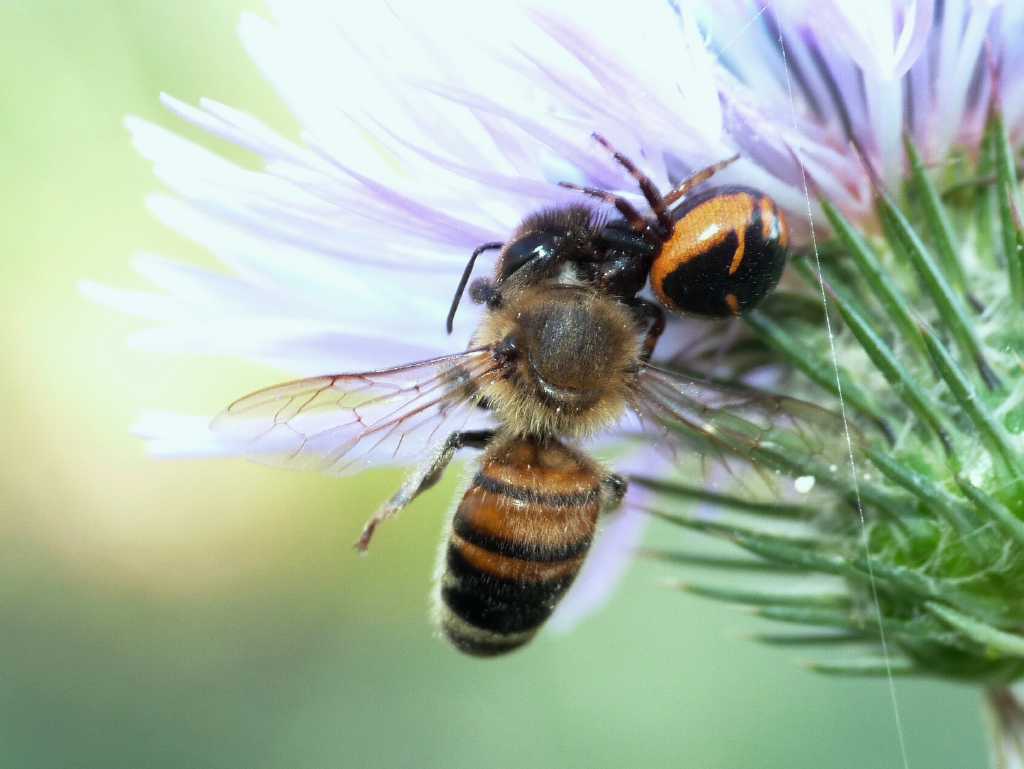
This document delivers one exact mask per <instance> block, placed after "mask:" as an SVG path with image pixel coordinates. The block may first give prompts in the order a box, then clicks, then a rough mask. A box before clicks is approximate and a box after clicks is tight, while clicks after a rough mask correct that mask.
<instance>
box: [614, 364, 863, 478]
mask: <svg viewBox="0 0 1024 769" xmlns="http://www.w3.org/2000/svg"><path fill="white" fill-rule="evenodd" d="M633 407H634V409H635V410H636V411H637V412H638V413H639V414H640V416H641V419H643V418H644V417H646V418H649V419H652V420H654V421H655V422H656V423H658V424H660V425H662V426H663V427H665V428H667V432H668V433H671V434H680V433H681V434H682V437H683V438H684V439H685V438H687V437H689V438H690V439H691V441H692V442H693V443H695V444H698V445H704V446H710V448H712V449H713V450H714V451H715V452H716V453H718V454H719V455H721V456H724V457H726V458H727V457H728V456H733V457H735V456H738V457H740V458H741V459H743V460H746V461H747V462H749V463H750V464H751V465H752V466H754V467H755V468H760V467H765V466H767V467H769V468H770V469H771V470H781V471H783V472H786V473H788V474H792V475H814V476H815V477H816V478H820V479H822V480H824V481H828V482H831V483H832V484H833V485H834V484H842V483H843V479H844V477H845V476H846V475H848V473H849V468H850V446H849V445H848V444H847V441H846V435H847V434H849V436H850V439H851V443H852V446H853V449H854V450H855V451H856V450H857V449H858V448H859V447H860V446H861V445H862V442H863V440H862V437H861V435H860V433H859V432H858V431H857V430H856V429H855V428H854V427H852V426H850V427H849V429H848V428H847V424H846V423H845V422H844V421H843V419H842V417H841V416H840V415H838V414H835V413H834V412H831V411H829V410H827V409H824V408H821V407H820V406H816V405H815V404H813V403H808V402H807V401H802V400H797V399H796V398H787V397H785V396H782V395H775V394H771V393H766V392H762V391H759V390H755V389H752V388H746V387H742V386H732V385H723V384H718V383H714V382H710V381H707V380H702V379H696V378H693V377H689V376H686V375H684V374H681V373H679V372H675V371H669V370H667V369H662V368H658V367H656V366H650V365H648V366H645V367H644V368H643V370H642V371H641V372H640V374H639V375H638V377H637V380H636V385H635V390H634V399H633Z"/></svg>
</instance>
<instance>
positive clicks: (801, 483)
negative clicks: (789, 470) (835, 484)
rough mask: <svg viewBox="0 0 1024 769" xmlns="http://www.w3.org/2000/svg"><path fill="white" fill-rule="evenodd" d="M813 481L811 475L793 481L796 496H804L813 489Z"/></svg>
mask: <svg viewBox="0 0 1024 769" xmlns="http://www.w3.org/2000/svg"><path fill="white" fill-rule="evenodd" d="M814 480H815V478H814V476H813V475H801V476H800V477H799V478H797V479H796V480H794V481H793V488H794V489H796V492H797V494H806V493H807V492H809V491H810V490H811V489H813V488H814Z"/></svg>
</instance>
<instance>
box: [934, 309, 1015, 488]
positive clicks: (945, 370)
mask: <svg viewBox="0 0 1024 769" xmlns="http://www.w3.org/2000/svg"><path fill="white" fill-rule="evenodd" d="M921 334H922V337H923V338H924V340H925V343H926V344H927V346H928V354H929V355H930V356H931V358H932V361H933V362H934V363H935V367H936V369H938V372H939V376H941V377H942V379H943V381H944V382H945V383H946V386H947V387H948V388H949V391H950V392H951V393H952V394H953V397H954V398H956V401H957V403H958V404H959V406H960V407H961V408H962V409H963V411H964V413H965V414H966V415H967V417H968V419H970V420H971V423H972V424H973V425H974V427H975V429H977V431H978V435H979V436H980V437H981V439H982V441H984V443H985V445H986V446H987V447H988V449H989V451H991V452H992V453H994V454H996V455H998V456H999V457H1000V458H1002V460H1003V462H1005V463H1006V467H1007V468H1008V469H1009V470H1010V472H1011V474H1012V475H1014V476H1015V477H1020V476H1021V475H1024V470H1022V468H1021V465H1020V460H1019V458H1018V457H1017V453H1016V452H1015V451H1014V450H1013V449H1012V448H1011V446H1010V441H1009V437H1008V436H1007V434H1006V431H1005V430H1004V429H1003V426H1002V425H1001V424H1000V423H999V421H998V420H997V419H996V418H995V417H993V416H992V414H991V413H989V411H988V409H986V408H985V405H984V403H983V402H982V400H981V398H979V397H978V393H977V391H976V390H975V389H974V387H973V385H972V384H971V382H970V380H969V379H968V378H967V375H966V374H964V371H963V369H961V368H960V366H959V364H957V362H956V361H955V360H954V359H953V356H952V355H950V354H949V351H948V350H946V348H945V347H944V346H943V345H942V342H940V341H939V340H938V338H937V337H936V336H935V333H934V332H933V331H932V330H931V329H930V328H929V327H928V326H926V325H925V324H922V325H921Z"/></svg>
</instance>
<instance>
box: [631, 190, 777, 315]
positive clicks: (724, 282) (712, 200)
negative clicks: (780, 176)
mask: <svg viewBox="0 0 1024 769" xmlns="http://www.w3.org/2000/svg"><path fill="white" fill-rule="evenodd" d="M673 214H674V216H675V217H676V224H675V228H674V229H673V230H672V234H671V236H670V237H669V238H668V240H667V241H666V242H665V243H664V245H663V246H662V247H661V249H660V251H659V252H658V254H657V256H656V257H655V259H654V262H653V263H652V265H651V288H652V289H653V290H654V293H655V294H656V295H657V297H658V299H659V300H660V301H661V303H662V304H663V305H665V307H667V308H668V309H670V310H673V311H675V312H681V313H692V314H695V315H704V316H710V317H726V316H729V315H741V314H743V313H744V312H746V311H747V310H749V309H751V308H753V307H754V306H756V305H757V304H758V303H759V302H760V301H761V300H762V299H764V298H765V296H767V295H768V293H769V292H770V291H771V290H772V289H773V288H775V285H776V284H777V283H778V282H779V278H780V276H781V275H782V270H783V268H784V267H785V266H786V249H787V246H788V245H789V229H788V227H787V225H786V220H785V218H784V217H783V215H782V212H781V211H779V209H778V208H777V207H776V205H775V201H773V200H772V199H771V198H769V197H768V196H767V195H764V194H763V193H760V192H758V191H757V190H753V189H750V188H748V187H722V188H718V189H713V190H708V191H707V192H705V193H702V194H700V195H696V196H694V197H693V198H692V199H690V200H688V201H687V202H686V203H684V204H683V205H682V206H681V207H680V208H679V209H677V210H676V211H675V212H673Z"/></svg>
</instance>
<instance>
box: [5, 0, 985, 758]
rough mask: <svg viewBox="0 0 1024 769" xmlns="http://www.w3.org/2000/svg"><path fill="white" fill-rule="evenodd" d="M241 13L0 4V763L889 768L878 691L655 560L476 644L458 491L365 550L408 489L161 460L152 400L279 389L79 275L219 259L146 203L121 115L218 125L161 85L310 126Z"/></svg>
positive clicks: (959, 754)
mask: <svg viewBox="0 0 1024 769" xmlns="http://www.w3.org/2000/svg"><path fill="white" fill-rule="evenodd" d="M244 8H250V9H254V10H260V7H259V4H258V2H256V0H248V2H235V1H234V0H217V1H216V2H214V1H211V0H203V1H202V2H200V1H199V0H188V1H186V2H178V3H167V2H165V1H164V0H127V1H124V0H120V1H115V0H89V2H69V1H68V0H65V2H50V1H43V0H33V2H30V3H29V2H22V3H16V2H3V3H0V29H2V30H3V37H4V44H3V46H2V47H0V66H2V71H3V72H4V77H3V81H4V88H3V89H2V91H0V104H2V120H0V134H2V141H0V170H2V177H0V178H2V180H3V184H4V185H5V193H4V195H3V202H2V205H0V233H2V235H0V237H2V238H3V239H4V248H3V255H2V259H3V269H2V274H3V281H2V284H0V285H2V286H3V289H4V294H5V298H4V301H3V304H2V312H3V323H2V324H0V334H2V339H3V350H4V358H5V362H4V368H3V370H4V376H3V377H2V382H0V387H2V400H3V403H4V404H5V409H4V413H5V419H4V425H3V426H4V429H3V432H2V434H0V450H2V461H0V478H2V496H0V507H2V515H0V623H2V625H0V671H2V672H0V766H3V767H104V768H105V769H114V767H196V768H197V769H198V768H204V769H205V768H207V767H209V768H213V767H246V768H258V767H336V766H337V767H340V766H345V767H423V768H426V767H445V769H461V767H485V768H487V767H520V766H521V767H532V768H535V769H545V768H546V767H588V768H591V769H595V768H599V767H662V766H681V767H756V768H757V769H770V768H772V767H778V768H779V769H783V768H785V769H797V768H798V767H814V768H815V769H825V768H826V767H858V768H860V767H895V766H900V765H901V760H900V755H899V750H898V743H897V736H896V727H895V721H894V717H893V709H892V703H891V700H890V693H889V690H888V688H887V685H886V684H885V682H875V681H864V682H859V681H856V682H848V681H834V680H830V679H825V678H821V677H817V676H815V675H813V674H811V673H808V672H804V671H803V670H802V669H801V668H800V666H799V664H797V660H796V659H795V657H796V656H797V655H795V654H794V653H793V652H787V651H778V650H770V649H765V648H761V647H758V646H755V645H754V644H752V643H750V642H749V641H747V640H745V639H744V638H743V637H742V636H743V634H744V633H749V632H751V631H754V630H764V629H767V628H766V627H765V626H764V625H763V623H760V622H758V621H756V620H754V619H752V618H749V617H747V616H745V615H744V614H742V613H741V612H737V611H735V610H730V609H728V608H725V607H721V606H718V605H715V604H710V603H705V602H700V601H698V600H697V599H695V598H689V597H685V596H681V595H678V594H675V593H671V592H668V591H666V590H663V589H660V588H659V587H658V586H657V583H658V581H659V579H660V578H662V577H664V576H667V575H669V574H671V575H672V576H678V573H677V572H670V571H669V570H668V567H666V566H661V565H658V564H652V563H640V564H638V565H637V566H636V567H635V568H634V569H633V571H632V573H631V575H630V577H629V578H628V580H627V581H626V583H625V585H624V586H623V589H622V590H621V591H620V592H619V593H618V594H617V595H616V597H615V598H614V600H613V602H612V603H611V605H610V606H609V607H608V609H607V610H605V611H604V612H602V613H601V614H599V615H598V616H596V617H594V618H592V619H590V620H589V621H587V622H585V623H584V624H583V625H582V626H581V627H579V628H578V629H577V630H576V631H574V632H573V633H571V634H570V635H568V636H553V635H547V636H544V637H542V638H541V639H540V640H539V641H537V642H536V643H535V644H533V645H532V646H531V647H530V648H528V649H527V650H526V651H525V652H523V653H520V654H517V655H513V656H511V657H509V658H507V659H502V660H497V661H486V662H481V661H477V660H471V659H467V658H464V657H461V656H458V655H457V654H456V653H454V652H453V651H451V650H449V649H448V648H447V647H446V646H445V645H443V644H442V643H440V642H438V641H436V640H435V639H434V638H433V637H432V631H431V627H430V625H429V622H428V621H427V608H426V607H427V594H428V586H429V581H430V575H431V572H432V568H433V562H434V557H435V552H436V549H437V540H438V538H439V531H440V530H441V527H442V519H443V516H444V511H445V510H446V509H447V506H448V504H449V501H450V498H451V495H452V489H453V483H454V480H453V479H450V480H449V481H448V482H447V483H446V484H445V485H444V486H443V487H442V488H439V489H438V490H437V491H436V492H434V493H432V494H431V495H429V496H428V497H427V498H426V499H425V500H423V501H422V503H421V504H418V505H416V507H415V508H414V509H412V510H410V511H409V512H408V514H406V515H405V516H404V517H403V519H402V520H401V522H400V523H398V524H395V525H391V526H388V527H387V528H386V530H385V531H383V532H382V534H381V536H380V538H379V540H378V541H377V542H376V548H375V551H374V552H373V553H372V554H371V556H370V557H369V558H365V559H360V558H357V557H356V556H355V555H354V554H353V552H352V550H351V549H350V547H349V545H350V543H351V542H352V541H353V540H354V538H355V536H356V534H357V532H358V529H359V528H360V526H361V524H362V522H363V519H364V517H365V516H366V514H367V513H368V511H370V510H372V508H373V507H374V506H375V505H376V504H377V503H378V502H379V501H380V500H381V498H382V497H384V496H385V495H386V494H387V493H388V492H389V490H390V489H391V488H393V486H394V484H395V483H396V482H397V476H395V475H393V474H390V473H378V474H371V475H367V476H364V477H359V478H357V479H353V480H348V481H345V482H339V481H335V480H331V479H325V478H321V477H317V476H312V475H299V474H290V473H286V472H283V471H275V470H268V469H264V468H260V467H255V466H251V465H247V464H244V463H241V462H220V463H218V462H163V461H156V460H152V459H149V458H147V457H146V456H145V454H144V451H143V447H142V445H141V443H140V442H139V441H137V440H136V439H134V438H132V437H131V436H130V435H129V429H130V426H131V424H132V422H133V420H134V418H135V417H136V415H137V414H138V413H139V412H140V411H141V410H142V409H144V408H165V409H175V410H180V411H188V412H193V413H209V412H213V411H215V410H217V409H218V408H219V407H220V406H221V405H222V404H224V403H225V402H227V401H228V400H230V399H231V398H232V397H234V396H236V395H237V394H239V393H240V392H244V391H246V390H248V389H251V388H253V387H255V386H258V385H262V384H265V383H267V382H268V381H272V380H273V379H274V378H275V377H276V376H278V375H277V374H276V373H275V372H269V371H265V370H260V369H257V368H255V367H252V366H246V365H242V364H239V363H236V362H232V361H223V360H208V359H191V360H182V359H179V358H163V357H159V356H156V355H153V354H147V353H143V352H140V351H138V350H135V349H132V348H130V347H129V346H127V344H126V339H127V337H128V336H129V335H130V334H131V332H132V331H133V330H136V329H137V328H139V326H138V324H137V323H136V322H135V321H133V320H131V319H127V318H124V317H121V316H118V315H116V314H114V313H112V312H109V311H107V310H105V309H103V308H100V307H96V306H93V305H91V304H89V303H88V302H86V301H84V300H83V299H82V298H81V297H80V296H79V294H78V291H77V284H78V281H79V280H80V279H82V278H91V279H97V280H101V281H105V282H109V283H113V284H117V285H127V286H136V285H137V286H141V285H142V283H141V281H139V280H138V279H137V278H136V277H135V275H134V274H133V273H132V272H131V270H130V261H129V260H130V257H131V255H132V254H133V253H134V252H136V251H138V250H140V249H147V250H153V251H157V252H160V253H162V254H165V255H173V256H175V257H178V258H181V259H185V260H195V261H197V262H200V263H205V262H206V260H207V257H205V256H204V254H202V253H200V252H198V251H197V250H196V249H195V247H193V246H192V245H190V244H189V243H187V242H185V241H184V240H182V239H180V238H178V237H176V236H175V235H173V234H172V233H170V232H167V231H166V230H164V229H162V228H161V227H160V226H159V225H158V224H157V223H156V222H155V221H153V220H152V219H151V218H149V216H148V215H147V213H146V211H145V208H144V203H143V201H144V198H145V196H146V195H147V193H149V192H152V191H154V190H155V189H156V187H157V185H156V182H155V181H154V179H153V178H152V175H151V172H150V169H149V168H148V166H147V164H146V163H144V162H143V161H142V160H140V159H139V158H138V157H137V156H136V155H135V154H134V153H133V151H132V149H131V147H130V144H129V140H128V136H127V133H126V131H125V130H124V128H123V127H122V118H123V116H124V115H125V114H126V113H135V114H139V115H142V116H145V117H148V118H152V119H155V120H158V121H160V122H162V123H164V124H165V125H171V126H174V127H175V128H177V129H178V130H180V131H181V132H182V133H185V134H187V135H189V136H192V137H194V138H200V137H199V135H198V134H197V133H196V132H193V131H190V130H188V129H187V127H184V126H182V125H180V124H177V123H175V121H174V120H173V119H171V118H170V117H169V116H167V115H166V114H164V113H163V112H162V111H161V109H160V108H159V105H158V103H157V95H158V93H159V92H160V91H161V90H165V91H168V92H170V93H173V94H174V95H176V96H178V97H181V98H183V99H185V100H188V101H195V100H196V99H198V98H199V97H200V96H211V97H214V98H217V99H221V100H223V101H226V102H228V103H230V104H232V105H234V106H238V107H241V108H243V109H247V110H250V111H253V112H255V113H257V114H259V115H261V116H263V117H264V118H266V119H268V120H269V121H270V122H271V123H273V124H275V125H277V126H279V127H280V128H281V129H282V130H284V131H286V132H288V133H290V134H292V135H294V133H295V126H294V125H293V124H292V123H291V121H290V118H289V117H288V115H287V114H285V113H284V112H283V111H282V108H281V107H280V105H279V104H278V103H277V102H276V100H275V98H274V94H273V93H272V92H271V91H270V89H269V87H268V86H267V85H265V84H264V83H263V82H261V80H260V79H259V77H258V75H257V73H256V70H255V68H254V67H253V66H251V65H250V64H249V62H248V61H247V59H246V58H245V55H244V53H243V52H242V50H241V48H240V46H239V45H238V43H237V39H236V35H235V25H236V22H237V18H238V14H239V12H240V11H241V10H243V9H244ZM324 87H325V88H331V87H343V84H337V83H325V84H324ZM214 146H215V145H214ZM234 157H237V155H235V156H234ZM649 537H650V540H651V541H652V542H665V541H666V540H667V539H668V538H671V541H672V542H677V541H679V540H680V538H681V535H680V534H679V533H678V531H676V530H671V531H669V530H667V529H661V528H657V527H654V528H652V530H651V532H650V535H649ZM691 544H693V545H695V546H696V543H691ZM897 695H898V702H899V708H900V713H901V716H902V722H903V728H904V731H905V737H906V742H907V752H908V757H909V762H910V766H912V767H925V766H927V767H951V768H953V767H956V768H957V769H964V768H967V767H982V766H984V765H985V764H986V758H985V750H984V741H983V724H982V719H981V716H980V714H979V711H978V703H977V698H976V696H975V694H974V693H973V692H972V691H970V690H967V689H962V688H957V687H954V686H950V685H945V684H939V683H930V682H907V681H897Z"/></svg>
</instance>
